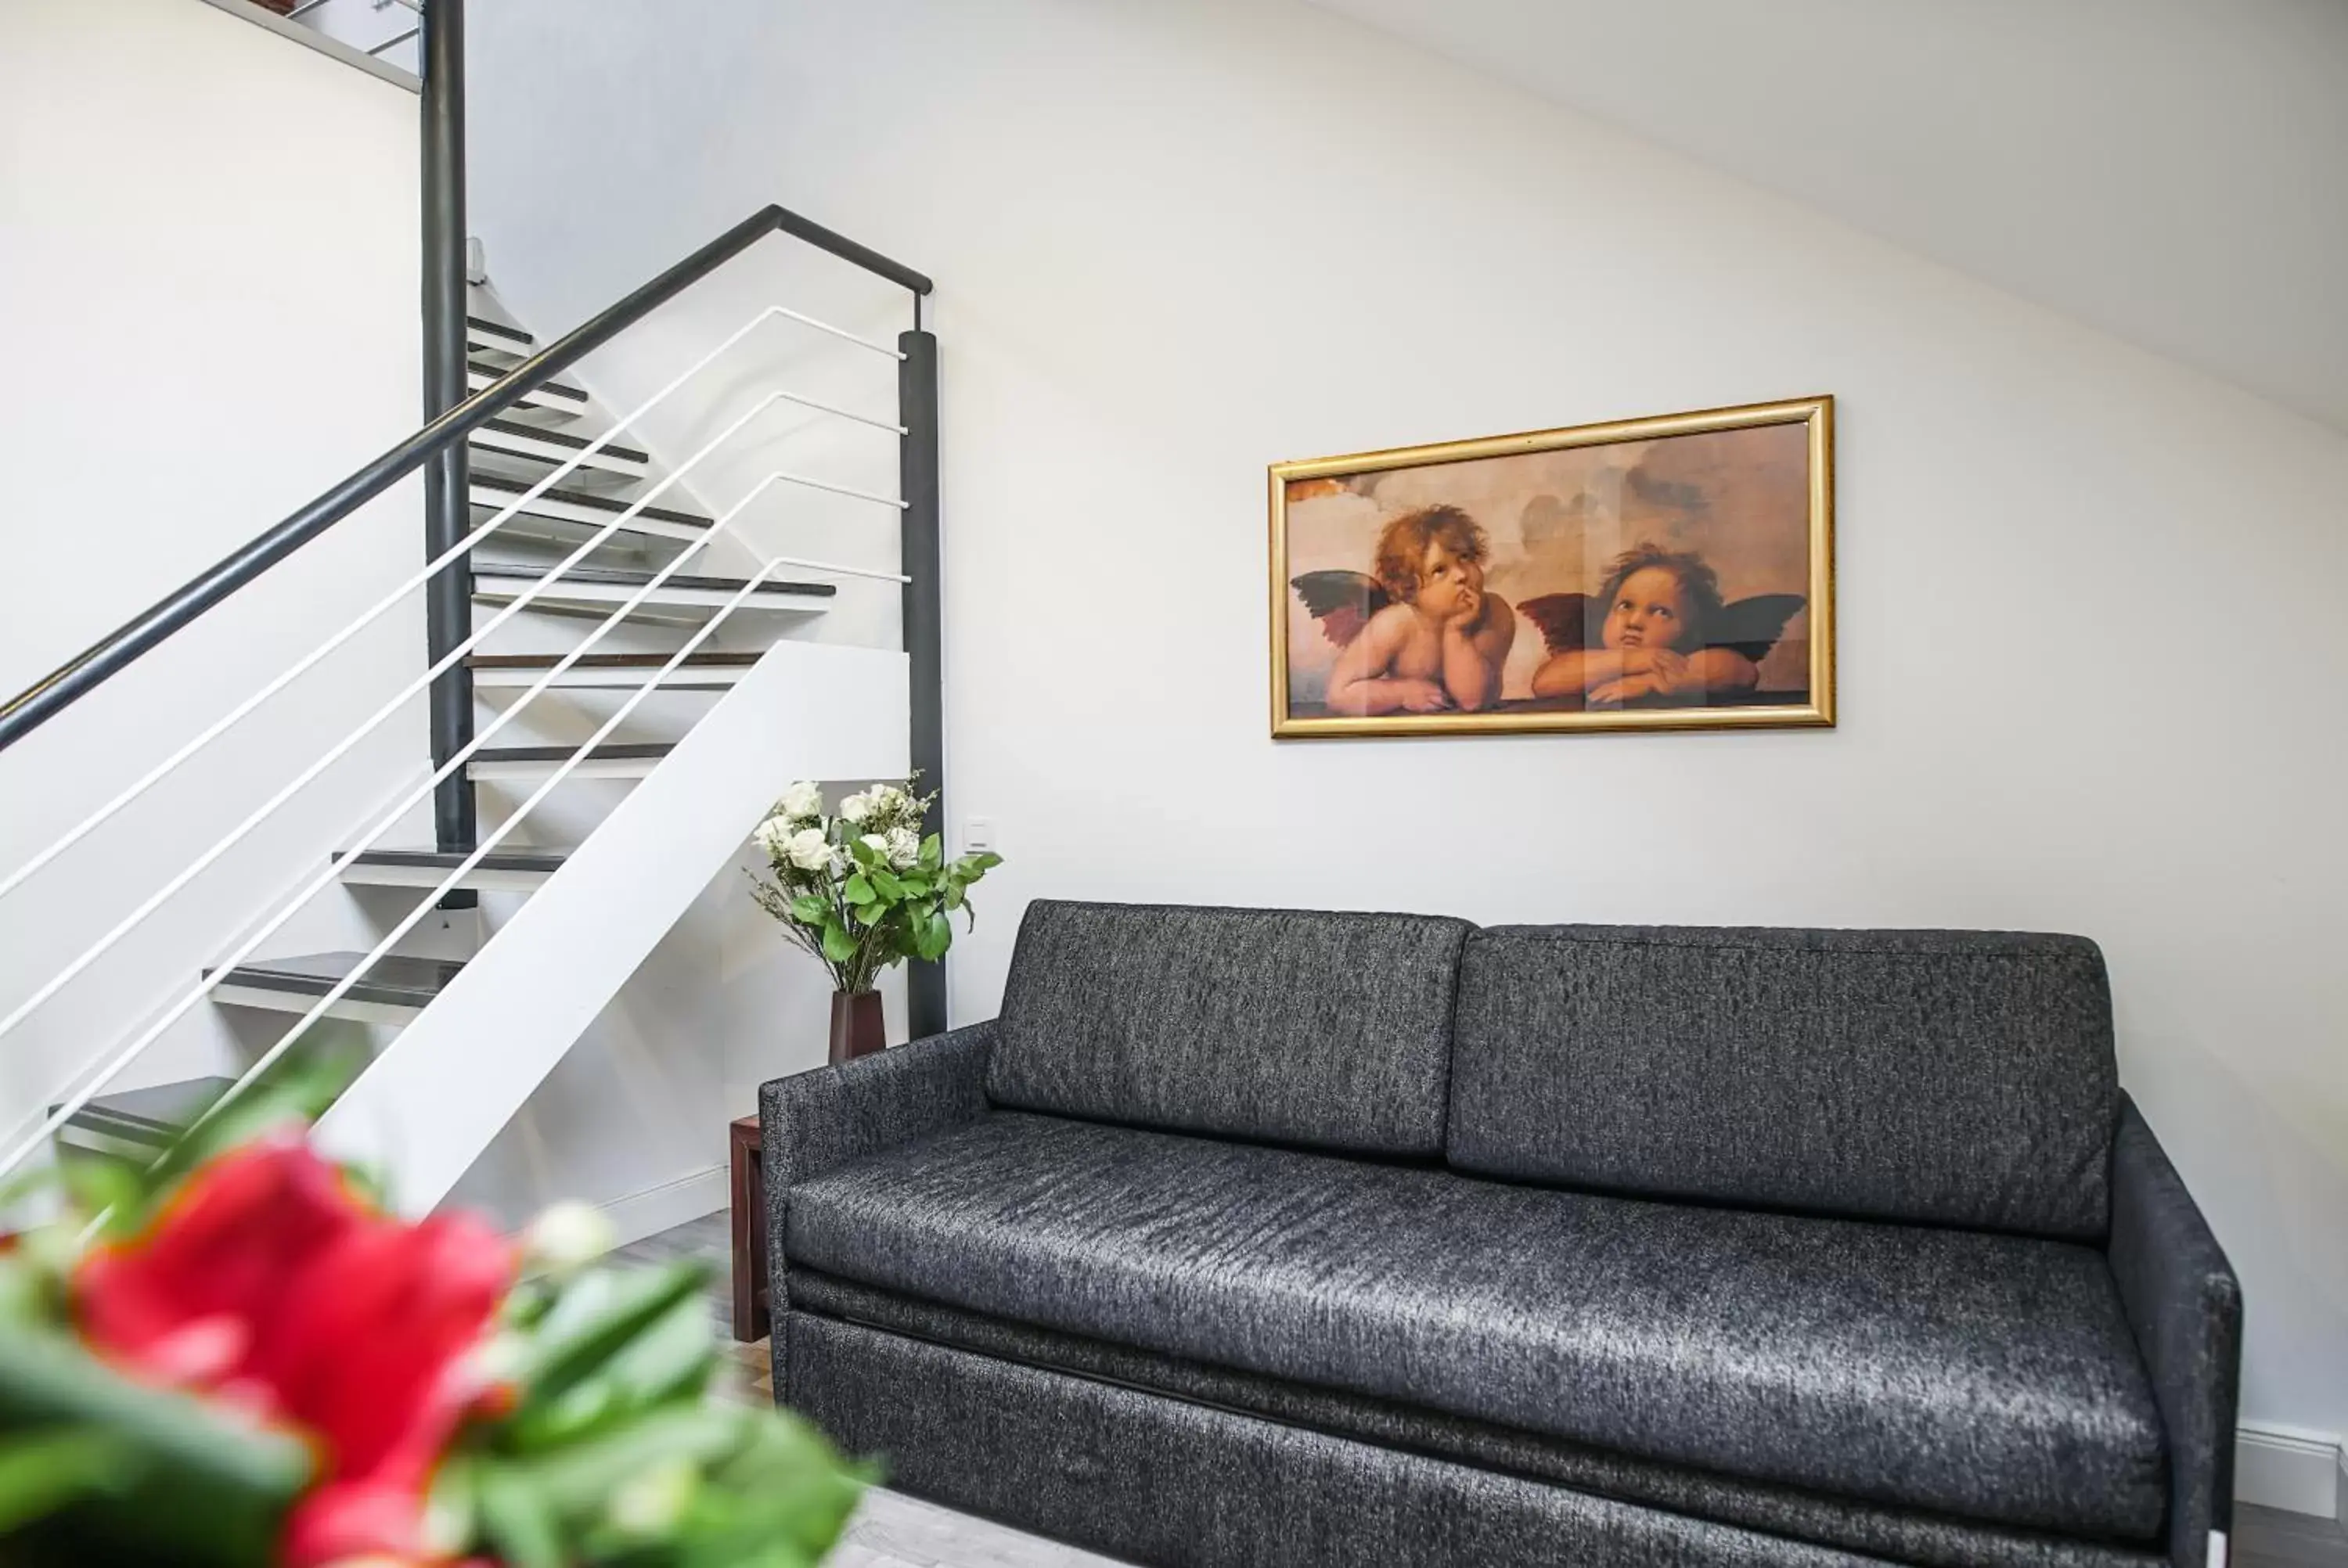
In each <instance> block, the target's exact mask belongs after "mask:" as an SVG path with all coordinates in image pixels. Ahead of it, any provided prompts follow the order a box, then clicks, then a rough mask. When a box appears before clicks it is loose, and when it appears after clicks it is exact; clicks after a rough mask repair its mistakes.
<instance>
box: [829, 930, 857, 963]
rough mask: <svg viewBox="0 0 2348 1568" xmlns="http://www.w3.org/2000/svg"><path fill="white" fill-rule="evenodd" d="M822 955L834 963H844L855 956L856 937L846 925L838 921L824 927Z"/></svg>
mask: <svg viewBox="0 0 2348 1568" xmlns="http://www.w3.org/2000/svg"><path fill="white" fill-rule="evenodd" d="M823 956H824V957H825V958H829V959H830V960H831V961H832V962H833V963H835V964H844V963H846V962H848V960H849V959H850V958H854V957H855V956H856V938H855V937H853V936H852V935H850V932H849V929H848V927H845V926H843V925H840V924H839V922H838V921H834V922H832V923H831V924H829V925H828V926H826V927H824V928H823Z"/></svg>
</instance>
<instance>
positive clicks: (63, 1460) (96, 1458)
mask: <svg viewBox="0 0 2348 1568" xmlns="http://www.w3.org/2000/svg"><path fill="white" fill-rule="evenodd" d="M144 1469H145V1466H144V1465H143V1464H142V1463H141V1462H140V1456H139V1450H138V1449H137V1448H136V1447H135V1446H134V1445H133V1444H132V1443H131V1442H130V1441H129V1439H127V1438H125V1437H122V1436H121V1435H119V1434H118V1433H115V1432H109V1431H107V1430H104V1429H102V1428H98V1427H88V1426H76V1427H53V1428H51V1429H49V1430H46V1431H38V1432H29V1433H26V1434H25V1435H23V1436H21V1437H16V1438H0V1535H8V1534H12V1533H14V1532H16V1531H19V1530H22V1529H24V1528H25V1526H26V1525H28V1524H30V1523H32V1522H34V1521H35V1520H38V1519H45V1518H46V1517H47V1516H48V1515H50V1514H52V1513H55V1512H57V1510H58V1509H60V1508H64V1507H66V1506H67V1504H69V1503H75V1502H79V1501H82V1500H84V1499H86V1498H91V1497H118V1496H120V1495H121V1494H122V1493H123V1492H124V1491H126V1490H128V1489H129V1486H130V1485H131V1483H132V1482H134V1481H137V1480H138V1478H139V1474H140V1472H141V1471H143V1470H144Z"/></svg>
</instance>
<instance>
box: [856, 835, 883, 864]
mask: <svg viewBox="0 0 2348 1568" xmlns="http://www.w3.org/2000/svg"><path fill="white" fill-rule="evenodd" d="M856 842H857V843H859V844H861V845H864V847H865V848H867V849H869V850H870V851H871V852H872V853H873V855H874V856H876V857H877V858H878V859H879V860H880V864H881V865H883V866H886V865H888V864H889V841H888V840H887V839H886V838H883V837H882V836H881V835H879V834H877V833H868V834H866V835H864V836H863V837H862V838H860V839H858V840H857V841H856Z"/></svg>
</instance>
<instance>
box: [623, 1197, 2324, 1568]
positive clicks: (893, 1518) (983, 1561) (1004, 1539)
mask: <svg viewBox="0 0 2348 1568" xmlns="http://www.w3.org/2000/svg"><path fill="white" fill-rule="evenodd" d="M727 1246H728V1237H727V1233H726V1215H725V1214H724V1213H723V1212H722V1211H721V1212H719V1213H717V1214H710V1215H707V1216H705V1217H704V1218H702V1219H697V1220H691V1221H688V1222H686V1223H685V1224H684V1225H679V1226H677V1227H676V1228H675V1230H671V1231H664V1232H662V1233H661V1234H660V1235H656V1236H648V1237H646V1238H645V1239H644V1240H643V1241H640V1242H637V1243H634V1244H633V1245H629V1246H623V1247H622V1248H621V1249H620V1252H619V1255H620V1256H622V1257H623V1258H627V1259H630V1260H632V1261H634V1262H638V1263H659V1262H666V1261H668V1260H670V1259H673V1258H680V1257H691V1258H699V1259H701V1260H703V1261H705V1262H706V1263H708V1264H710V1265H711V1266H712V1267H713V1268H714V1269H715V1270H716V1285H715V1286H713V1288H712V1292H711V1296H710V1303H709V1306H710V1310H711V1311H712V1312H714V1313H716V1315H717V1319H718V1321H719V1322H720V1323H721V1324H723V1323H724V1322H725V1321H726V1317H727V1315H728V1313H729V1312H730V1310H731V1308H730V1307H729V1305H728V1300H727V1297H726V1268H727V1266H728V1263H727ZM726 1343H727V1344H728V1345H733V1346H734V1349H735V1356H734V1359H733V1364H732V1367H731V1372H732V1376H731V1377H730V1378H729V1379H728V1381H727V1384H726V1393H727V1395H728V1397H730V1398H733V1399H739V1400H741V1401H742V1402H743V1403H745V1404H757V1405H770V1404H772V1403H774V1399H775V1385H774V1366H773V1363H772V1362H771V1361H769V1360H768V1359H767V1342H766V1341H765V1340H763V1339H761V1340H759V1341H758V1342H757V1344H755V1345H734V1340H733V1338H732V1337H731V1336H730V1335H728V1337H727V1338H726ZM1110 1561H1111V1560H1110V1559H1108V1558H1106V1557H1097V1556H1095V1555H1093V1554H1092V1553H1088V1552H1079V1551H1077V1550H1076V1548H1074V1547H1072V1546H1063V1545H1061V1544H1060V1543H1059V1542H1056V1541H1045V1540H1044V1539H1042V1538H1041V1537H1039V1536H1035V1535H1028V1534H1025V1533H1024V1532H1020V1531H1016V1530H1012V1529H1009V1528H1007V1527H1005V1526H1004V1525H1000V1524H996V1523H994V1522H991V1521H988V1520H983V1519H976V1518H973V1517H972V1516H971V1515H969V1514H967V1513H956V1512H953V1510H952V1509H946V1508H940V1507H938V1506H937V1505H936V1504H934V1503H929V1502H923V1501H921V1500H920V1499H919V1498H912V1497H907V1496H905V1495H904V1494H903V1493H901V1492H894V1491H874V1492H872V1493H871V1494H870V1496H869V1497H867V1498H866V1499H865V1501H864V1506H863V1508H862V1509H861V1510H860V1511H859V1512H858V1513H857V1516H856V1519H855V1521H854V1522H852V1523H850V1525H849V1527H848V1537H847V1539H846V1540H845V1541H843V1542H840V1544H839V1549H838V1550H837V1551H835V1552H834V1553H832V1554H831V1556H830V1558H829V1560H828V1562H829V1568H1086V1565H1093V1568H1106V1565H1107V1564H1108V1563H1110ZM2233 1563H2234V1568H2348V1533H2343V1532H2342V1530H2341V1528H2340V1526H2339V1525H2338V1524H2337V1523H2335V1522H2333V1521H2331V1520H2328V1519H2318V1518H2315V1517H2313V1516H2312V1515H2310V1514H2304V1513H2284V1512H2281V1511H2280V1510H2277V1509H2272V1508H2259V1507H2256V1506H2253V1505H2251V1504H2249V1503H2244V1504H2242V1505H2240V1507H2238V1508H2237V1509H2236V1510H2235V1518H2234V1551H2233Z"/></svg>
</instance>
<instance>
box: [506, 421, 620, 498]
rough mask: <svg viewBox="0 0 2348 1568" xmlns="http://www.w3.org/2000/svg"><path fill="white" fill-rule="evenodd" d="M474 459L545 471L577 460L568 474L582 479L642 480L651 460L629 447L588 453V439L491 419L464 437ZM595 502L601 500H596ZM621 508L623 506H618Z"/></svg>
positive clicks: (557, 431)
mask: <svg viewBox="0 0 2348 1568" xmlns="http://www.w3.org/2000/svg"><path fill="white" fill-rule="evenodd" d="M467 442H468V444H469V446H471V447H472V449H473V451H474V452H475V453H476V454H477V455H485V456H493V457H499V458H506V459H510V460H526V461H529V462H531V463H543V464H545V465H547V466H549V467H553V466H558V465H560V464H563V463H568V462H571V461H572V459H573V458H576V459H578V462H579V466H577V467H576V468H573V469H572V474H576V475H579V476H581V477H588V476H591V475H592V476H593V477H604V478H621V479H644V478H649V477H652V458H651V457H650V456H647V455H646V454H644V453H643V452H639V451H637V450H635V449H634V448H633V447H631V446H603V447H599V448H597V449H596V450H595V451H592V452H589V451H587V450H586V448H587V446H588V444H589V443H588V438H587V437H585V436H573V435H571V434H570V433H569V432H567V431H561V430H541V429H539V428H537V427H535V426H532V425H519V424H516V423H514V422H513V421H512V420H510V419H492V420H490V421H489V423H488V424H486V425H482V426H481V427H480V428H479V429H478V430H476V431H474V432H473V433H472V435H471V436H468V437H467ZM598 498H599V499H602V498H604V497H598ZM621 504H622V505H623V506H625V505H626V503H625V502H623V503H621Z"/></svg>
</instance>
